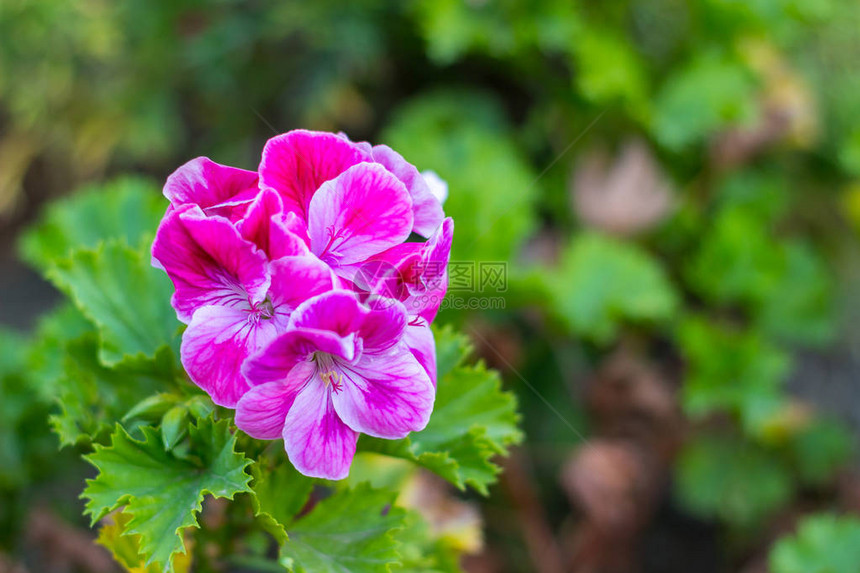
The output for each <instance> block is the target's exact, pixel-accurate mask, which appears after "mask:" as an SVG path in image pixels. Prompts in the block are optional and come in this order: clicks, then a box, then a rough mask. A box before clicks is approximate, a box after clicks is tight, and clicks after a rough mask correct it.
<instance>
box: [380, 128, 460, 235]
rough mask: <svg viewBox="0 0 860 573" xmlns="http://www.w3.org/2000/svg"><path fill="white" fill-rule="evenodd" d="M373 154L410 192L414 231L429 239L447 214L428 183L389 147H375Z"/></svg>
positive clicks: (413, 167) (412, 166)
mask: <svg viewBox="0 0 860 573" xmlns="http://www.w3.org/2000/svg"><path fill="white" fill-rule="evenodd" d="M372 154H373V160H374V161H375V162H377V163H379V164H380V165H382V166H384V167H385V168H386V169H387V170H388V171H390V172H391V173H392V174H394V176H395V177H397V178H398V179H400V181H402V182H403V184H404V185H405V186H406V189H407V190H408V191H409V195H410V196H411V197H412V211H413V214H414V221H413V226H412V230H413V231H414V232H416V233H418V234H419V235H421V236H422V237H429V236H430V235H431V234H432V233H433V231H435V230H436V227H438V226H439V224H440V223H441V222H442V219H444V218H445V213H444V212H443V210H442V203H441V202H440V201H439V199H438V198H437V197H436V196H435V195H434V194H433V191H432V190H431V189H430V186H429V185H428V184H427V181H426V180H425V179H424V177H423V176H422V175H421V173H419V172H418V169H416V168H415V166H414V165H412V164H411V163H409V162H408V161H406V160H405V159H403V156H402V155H400V154H399V153H397V152H396V151H394V150H393V149H391V148H390V147H388V146H387V145H377V146H374V147H373V151H372Z"/></svg>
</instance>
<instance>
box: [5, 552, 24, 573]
mask: <svg viewBox="0 0 860 573" xmlns="http://www.w3.org/2000/svg"><path fill="white" fill-rule="evenodd" d="M0 573H27V568H26V567H24V566H23V565H21V564H20V563H17V562H15V561H13V560H12V558H11V557H8V556H6V555H4V554H3V553H0Z"/></svg>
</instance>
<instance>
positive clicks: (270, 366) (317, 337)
mask: <svg viewBox="0 0 860 573" xmlns="http://www.w3.org/2000/svg"><path fill="white" fill-rule="evenodd" d="M356 346H357V339H356V337H355V335H354V334H350V335H348V336H339V335H338V334H336V333H333V332H328V331H326V330H315V329H312V328H292V327H290V328H289V329H288V330H287V331H286V332H284V333H283V334H281V335H279V336H278V337H277V338H275V339H274V340H272V342H271V343H270V344H269V345H268V346H266V347H264V348H262V349H261V350H260V351H259V352H257V353H256V354H254V355H253V356H251V357H250V358H248V360H247V361H246V362H245V364H244V365H243V366H242V374H243V375H244V376H245V378H246V379H247V380H248V382H249V383H250V384H251V385H252V386H257V385H259V384H265V383H267V382H283V381H284V380H287V379H288V377H289V376H291V375H292V371H293V369H294V368H298V367H299V365H302V364H304V363H310V362H309V360H310V358H311V355H312V354H313V353H314V352H325V353H327V354H331V355H333V356H337V357H339V358H342V359H343V360H345V361H347V362H349V361H352V360H354V359H355V353H356Z"/></svg>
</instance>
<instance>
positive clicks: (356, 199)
mask: <svg viewBox="0 0 860 573" xmlns="http://www.w3.org/2000/svg"><path fill="white" fill-rule="evenodd" d="M412 221H413V218H412V199H411V198H410V197H409V193H408V192H407V191H406V188H405V187H404V186H403V183H401V182H400V181H399V180H398V179H397V178H396V177H394V176H393V175H392V174H391V173H389V172H388V171H386V170H385V168H384V167H382V166H380V165H376V164H373V163H360V164H358V165H355V166H353V167H350V168H349V169H347V170H346V171H345V172H343V173H342V174H341V175H339V176H338V177H337V179H334V180H333V181H328V182H326V183H324V184H323V185H322V187H320V189H319V191H317V192H316V194H315V195H314V197H313V199H312V200H311V203H310V208H309V210H308V234H309V235H310V240H311V251H313V253H314V254H316V255H317V256H318V257H319V258H320V259H322V260H323V261H325V262H326V263H328V264H329V265H331V266H333V267H334V266H337V265H349V264H352V263H356V262H359V261H363V260H365V259H367V258H369V257H371V256H373V255H375V254H377V253H380V252H382V251H384V250H385V249H388V248H391V247H393V246H394V245H397V244H400V243H402V242H403V241H405V240H406V239H407V238H408V237H409V233H410V231H411V230H412Z"/></svg>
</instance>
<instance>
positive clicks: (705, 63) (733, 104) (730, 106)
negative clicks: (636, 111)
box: [653, 55, 756, 150]
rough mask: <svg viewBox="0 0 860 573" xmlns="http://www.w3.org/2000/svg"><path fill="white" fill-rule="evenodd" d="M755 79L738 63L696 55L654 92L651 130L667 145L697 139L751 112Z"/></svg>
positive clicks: (748, 117)
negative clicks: (653, 114) (658, 91)
mask: <svg viewBox="0 0 860 573" xmlns="http://www.w3.org/2000/svg"><path fill="white" fill-rule="evenodd" d="M755 87H756V86H755V82H754V81H753V78H752V76H751V74H750V73H749V71H748V70H747V69H746V68H745V67H744V66H743V65H742V64H740V63H738V62H736V61H733V60H730V59H727V58H725V57H720V56H716V55H704V56H702V55H699V56H697V57H695V58H694V59H693V60H692V61H691V62H689V63H688V64H687V65H686V66H685V67H682V68H680V69H678V70H677V71H675V72H674V74H673V75H672V76H670V77H669V79H668V80H667V81H666V84H665V85H664V86H663V89H662V90H660V93H659V94H658V95H657V99H656V103H655V105H656V110H655V118H654V127H653V129H654V133H655V135H656V137H657V140H658V141H659V142H660V143H662V144H663V145H665V146H666V147H668V148H670V149H676V150H677V149H680V148H683V147H685V146H687V145H689V144H691V143H697V142H700V141H702V140H704V139H705V138H706V137H708V136H710V135H712V134H713V133H714V132H716V131H717V130H718V129H721V128H723V127H725V126H727V125H729V124H732V123H739V122H749V121H750V120H751V119H752V118H753V117H754V116H755V98H754V97H753V94H754V90H755Z"/></svg>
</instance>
